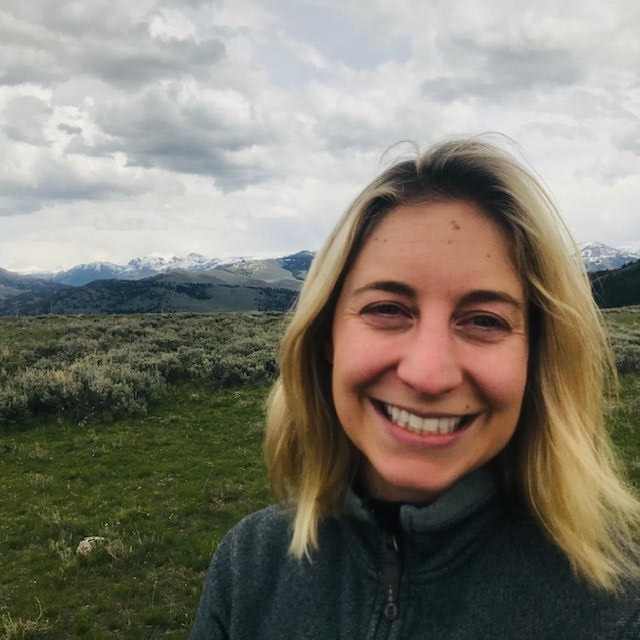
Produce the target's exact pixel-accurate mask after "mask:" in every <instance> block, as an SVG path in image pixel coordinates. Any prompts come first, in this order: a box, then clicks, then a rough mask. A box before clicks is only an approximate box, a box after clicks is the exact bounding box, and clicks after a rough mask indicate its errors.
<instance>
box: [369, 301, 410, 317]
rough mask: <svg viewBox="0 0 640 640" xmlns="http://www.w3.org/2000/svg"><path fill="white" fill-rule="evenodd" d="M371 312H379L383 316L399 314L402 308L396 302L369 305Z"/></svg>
mask: <svg viewBox="0 0 640 640" xmlns="http://www.w3.org/2000/svg"><path fill="white" fill-rule="evenodd" d="M368 310H369V311H370V312H373V313H379V314H381V315H383V316H397V315H400V314H401V313H402V309H400V307H399V306H398V305H396V304H388V303H387V304H378V305H374V306H373V307H369V309H368Z"/></svg>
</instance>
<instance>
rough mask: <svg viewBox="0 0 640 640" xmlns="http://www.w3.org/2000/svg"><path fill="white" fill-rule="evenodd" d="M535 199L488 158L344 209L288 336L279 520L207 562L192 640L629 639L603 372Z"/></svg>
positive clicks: (517, 171)
mask: <svg viewBox="0 0 640 640" xmlns="http://www.w3.org/2000/svg"><path fill="white" fill-rule="evenodd" d="M570 247H574V248H575V246H574V245H573V244H572V242H571V240H570V239H569V238H568V236H567V234H566V231H565V229H564V226H563V224H562V222H561V220H560V219H559V217H558V216H557V214H556V212H555V209H554V207H553V205H552V204H551V202H550V200H549V199H548V197H547V196H546V194H545V192H544V190H543V188H542V187H541V186H540V184H539V183H538V182H537V181H536V179H535V178H534V177H533V176H532V174H531V173H530V172H529V171H527V170H526V169H525V168H524V167H523V166H522V165H520V164H519V163H518V162H517V161H516V160H515V159H514V158H512V157H511V156H510V155H509V154H507V153H505V152H504V151H502V150H500V149H498V148H497V147H494V146H492V145H490V144H488V143H486V142H484V141H482V140H479V139H470V140H460V141H454V142H449V143H446V144H443V145H440V146H437V147H435V148H433V149H431V150H429V151H427V152H426V153H422V154H420V153H418V154H416V157H415V158H412V159H410V160H406V161H401V162H398V163H397V164H395V165H393V166H391V167H390V168H389V169H387V170H386V171H385V172H383V173H382V174H381V175H380V176H379V177H378V178H377V179H376V180H374V182H373V183H372V184H370V185H369V186H368V187H366V188H365V189H364V191H363V192H362V193H361V194H360V195H359V196H358V197H357V198H356V200H355V201H354V202H353V204H352V205H351V206H350V207H349V208H348V209H347V211H346V213H345V214H344V216H343V217H342V219H341V220H340V221H339V223H338V225H337V226H336V228H335V229H334V231H333V233H332V234H331V236H330V237H329V238H328V240H327V241H326V243H325V245H324V247H323V248H322V249H321V250H320V251H319V252H318V255H317V256H316V259H315V261H314V263H313V265H312V268H311V270H310V272H309V275H308V277H307V280H306V282H305V285H304V288H303V290H302V292H301V294H300V298H299V301H298V304H297V308H296V310H295V314H294V316H293V318H292V321H291V323H290V325H289V327H288V329H287V332H286V334H285V336H284V339H283V343H282V348H281V359H280V360H281V377H280V379H279V381H278V382H277V383H276V385H275V387H274V389H273V392H272V395H271V398H270V404H269V410H268V422H267V434H266V444H265V452H266V460H267V465H268V468H269V473H270V478H271V482H272V485H273V488H274V490H275V491H276V493H277V494H278V495H279V497H280V498H281V499H282V502H281V505H280V506H277V507H275V506H274V507H271V508H269V509H266V510H264V511H262V512H259V513H257V514H253V515H252V516H249V517H248V518H246V519H245V520H243V521H242V522H241V523H240V524H239V525H237V526H236V527H235V528H234V529H233V531H232V532H230V534H229V535H228V536H227V537H226V538H225V540H224V541H223V542H222V544H221V545H220V547H219V549H218V550H217V551H216V553H215V554H214V557H213V560H212V564H211V568H210V571H209V575H208V577H207V580H206V583H205V588H204V591H203V595H202V599H201V603H200V608H199V611H198V615H197V618H196V622H195V624H194V628H193V631H192V638H194V639H200V638H232V639H234V640H237V639H241V638H242V639H244V638H247V639H248V638H251V639H255V638H336V637H348V638H372V639H374V638H414V637H416V638H417V637H424V636H429V637H434V638H440V639H447V638H451V639H465V638H518V639H527V638H531V639H534V638H535V639H536V640H541V639H545V638H549V639H551V638H553V639H554V640H555V639H557V638H572V639H579V638H585V639H586V638H618V639H619V640H631V638H637V637H640V599H639V598H638V588H637V585H638V577H639V576H640V567H639V555H640V554H639V548H638V528H639V523H640V504H639V503H638V501H637V499H636V498H635V496H634V495H633V493H632V492H631V491H630V490H628V489H627V488H626V487H625V485H624V482H623V480H622V479H621V477H620V474H619V471H618V469H619V468H620V467H619V465H618V463H617V461H616V459H615V456H614V453H613V450H612V448H611V446H610V444H609V441H608V438H607V433H606V430H605V427H604V424H603V417H602V405H603V386H604V383H605V381H606V379H607V376H608V375H613V373H612V371H613V370H612V368H611V358H610V355H609V352H608V349H607V345H606V339H605V337H604V333H603V330H602V327H601V324H600V319H599V314H598V311H597V309H596V307H595V305H594V302H593V299H592V296H591V292H590V288H589V283H588V280H587V278H586V275H585V273H584V270H583V269H582V267H581V266H578V265H577V264H576V263H575V262H574V261H573V260H572V257H571V255H570V251H569V249H570Z"/></svg>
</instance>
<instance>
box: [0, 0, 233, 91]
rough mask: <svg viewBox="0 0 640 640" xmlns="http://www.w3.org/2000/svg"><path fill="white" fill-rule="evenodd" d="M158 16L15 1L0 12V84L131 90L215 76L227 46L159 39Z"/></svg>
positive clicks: (102, 5)
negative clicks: (97, 84) (95, 82)
mask: <svg viewBox="0 0 640 640" xmlns="http://www.w3.org/2000/svg"><path fill="white" fill-rule="evenodd" d="M194 6H198V4H197V3H194ZM157 17H158V12H157V9H151V10H149V11H147V12H146V13H145V14H144V15H142V16H140V17H138V18H133V16H132V15H131V12H130V7H128V6H127V5H126V4H124V3H120V4H119V3H118V2H114V3H106V2H91V3H74V4H69V3H63V4H52V3H50V2H46V1H43V0H40V1H37V0H34V1H32V2H29V3H25V2H15V1H13V2H12V1H11V0H8V1H7V2H5V3H4V5H3V8H2V9H0V18H3V19H0V41H1V42H3V47H2V49H1V50H0V53H2V54H3V69H2V71H0V83H1V84H8V85H13V84H20V83H25V82H33V83H45V84H46V83H53V82H64V81H66V80H68V79H69V78H71V77H73V76H77V75H88V76H95V77H97V78H99V79H101V80H102V81H103V82H106V83H108V84H111V85H114V86H118V87H131V86H135V85H141V84H147V83H150V82H153V81H155V80H159V79H161V78H167V77H175V76H176V75H180V74H186V75H189V76H193V77H197V78H207V77H209V76H210V75H211V71H212V66H213V65H215V63H216V62H218V61H219V60H221V59H222V58H224V57H225V55H226V52H225V47H224V44H223V43H222V41H221V40H220V39H219V38H217V37H214V36H212V35H209V34H206V33H204V34H200V35H199V36H198V37H195V36H193V35H190V36H188V37H185V38H183V39H177V38H171V37H154V36H153V35H152V32H151V27H152V23H153V20H154V18H157ZM132 18H133V19H132ZM44 25H46V28H45V27H44Z"/></svg>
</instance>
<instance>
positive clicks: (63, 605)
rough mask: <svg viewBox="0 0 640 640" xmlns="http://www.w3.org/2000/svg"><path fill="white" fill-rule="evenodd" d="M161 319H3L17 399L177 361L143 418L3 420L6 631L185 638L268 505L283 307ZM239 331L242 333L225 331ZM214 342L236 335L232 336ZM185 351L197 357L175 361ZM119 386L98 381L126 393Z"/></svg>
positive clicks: (627, 420) (626, 397) (630, 442)
mask: <svg viewBox="0 0 640 640" xmlns="http://www.w3.org/2000/svg"><path fill="white" fill-rule="evenodd" d="M164 320H166V322H163V317H161V316H154V317H137V318H136V317H126V316H121V317H119V318H114V317H111V318H109V317H103V320H101V321H99V320H95V319H93V318H90V317H89V318H81V319H79V318H48V319H30V320H28V321H25V322H18V321H16V320H15V319H5V320H4V321H3V322H0V356H1V358H0V392H4V394H5V395H4V397H5V398H7V397H10V396H9V394H10V393H12V389H13V390H15V389H17V388H18V387H17V386H15V380H16V379H17V378H19V377H20V376H23V378H22V380H23V382H22V383H21V384H22V385H23V387H20V388H24V389H27V386H26V385H27V384H28V383H29V384H31V383H33V384H35V385H41V384H42V381H43V380H45V381H46V380H49V379H50V380H53V381H54V382H56V381H57V382H56V384H58V382H60V380H64V378H63V376H62V375H61V374H55V373H53V372H55V371H64V370H67V369H68V368H69V367H70V366H72V365H74V364H75V365H76V366H77V367H78V370H80V371H81V370H82V369H81V367H84V366H87V367H102V366H104V367H108V368H109V369H108V370H107V369H104V370H103V371H102V374H104V375H106V373H108V371H117V368H118V367H117V365H118V363H119V362H120V363H122V362H123V358H124V357H125V356H126V355H127V354H129V355H131V358H132V360H130V361H128V365H129V366H130V367H131V369H132V370H136V367H139V368H140V371H144V368H143V365H144V366H149V365H151V366H154V365H153V363H154V362H155V361H156V360H155V359H156V358H157V359H158V361H162V362H165V363H166V362H173V363H174V365H175V368H174V369H169V368H167V369H165V370H164V371H165V373H166V372H171V371H172V372H173V373H169V374H168V375H166V376H165V374H164V373H162V372H161V373H160V374H158V375H159V378H158V379H159V380H160V382H161V385H160V387H159V389H160V391H159V393H158V394H157V396H154V397H149V398H147V399H146V400H145V405H144V410H143V411H140V412H139V413H138V415H137V417H123V418H118V417H117V416H116V415H114V413H113V412H110V411H104V410H97V409H95V407H100V406H103V405H101V404H100V403H99V402H98V403H97V404H96V398H97V397H98V396H94V397H93V400H91V398H90V400H91V402H94V404H93V405H91V404H90V403H89V404H87V405H86V407H84V408H83V410H82V411H80V412H77V411H74V410H73V407H72V406H71V405H69V407H67V408H65V410H60V411H56V410H53V411H52V410H51V406H41V405H35V404H34V405H24V406H25V407H26V411H25V417H24V418H23V419H16V418H15V414H11V415H13V416H14V417H13V418H10V419H8V420H5V422H4V423H2V422H0V514H1V517H0V557H1V558H2V570H1V571H0V639H6V640H9V639H12V638H54V639H55V638H88V639H91V638H95V639H98V638H131V639H133V638H135V639H139V638H184V637H186V635H187V633H188V629H189V627H190V624H191V620H192V618H193V615H194V612H195V608H196V606H197V601H198V597H199V594H200V589H201V587H202V580H203V577H204V572H205V571H206V567H207V565H208V562H209V557H210V555H211V552H212V551H213V549H215V547H216V545H217V543H218V542H219V540H220V539H221V538H222V536H223V535H224V533H225V532H226V531H227V530H228V529H229V528H230V527H231V526H232V525H233V524H234V523H235V522H236V521H237V520H238V519H239V518H240V517H242V516H243V515H244V514H246V513H248V512H251V511H254V510H255V509H258V508H260V507H261V506H263V505H264V504H266V503H267V502H268V499H269V496H268V490H267V487H266V480H265V474H264V469H263V464H262V451H261V444H262V432H263V405H264V400H265V397H266V393H267V388H268V379H269V377H270V375H271V374H272V369H271V368H270V367H268V366H267V365H266V364H265V363H269V362H270V361H271V360H272V358H273V354H274V353H275V343H276V342H277V335H278V333H279V331H280V329H281V326H282V319H281V318H279V317H277V316H275V315H273V314H258V315H255V314H246V315H238V314H234V315H233V316H231V317H227V316H225V317H222V316H206V317H195V316H192V315H191V316H181V317H166V318H165V319H164ZM607 320H608V322H609V326H610V331H611V334H612V340H613V342H614V346H616V356H617V358H618V362H619V367H620V368H621V371H622V372H623V375H622V379H621V382H622V385H621V394H620V397H619V398H618V399H615V400H614V399H612V400H611V401H610V403H609V407H608V424H609V426H610V429H611V433H612V436H613V438H614V441H615V442H616V444H617V446H618V447H619V449H620V451H621V453H622V455H623V457H624V459H625V461H626V463H627V467H628V469H629V473H630V479H631V481H632V482H633V483H634V484H635V485H636V486H638V487H640V367H639V368H635V367H636V364H635V363H636V362H640V361H637V360H636V355H637V350H638V349H640V313H639V312H638V310H637V309H635V310H634V309H626V310H623V311H620V312H611V313H608V314H607ZM154 323H155V324H154ZM205 325H206V326H205ZM213 326H217V329H215V331H218V332H219V333H217V334H216V333H212V332H213V331H214V329H212V328H211V327H213ZM234 328H235V329H236V331H237V336H238V343H237V344H234V343H233V340H231V339H230V338H229V336H231V335H233V329H234ZM154 332H155V333H154ZM91 336H93V337H91ZM194 336H196V338H197V340H196V338H194ZM206 336H208V337H206ZM216 336H217V337H216ZM225 336H226V337H225ZM205 337H206V340H205ZM194 340H195V342H194ZM207 340H208V342H207ZM216 340H226V343H225V344H224V345H222V346H224V349H222V346H221V345H218V344H217V343H216ZM154 341H155V343H156V344H157V345H159V346H158V347H157V348H155V349H154V348H152V346H153V344H154ZM65 345H66V346H65ZM126 345H139V346H140V349H139V350H138V351H136V350H135V349H132V348H129V349H127V348H126ZM203 345H204V346H203ZM251 345H253V347H251ZM196 347H197V348H199V349H200V350H199V351H196ZM181 348H182V354H183V355H184V356H185V357H184V358H183V359H182V360H180V358H179V357H178V358H177V359H176V358H174V356H175V355H176V354H177V353H180V349H181ZM243 351H244V352H245V356H243V355H242V354H243ZM140 353H144V357H142V356H140ZM123 354H124V355H123ZM185 354H187V355H188V357H187V356H186V355H185ZM212 354H213V355H212ZM214 356H215V357H214ZM243 357H244V358H245V361H243V360H242V358H243ZM136 358H137V359H136ZM220 358H225V360H224V363H225V366H230V367H235V368H234V369H233V372H234V373H233V374H232V375H226V376H225V375H224V372H223V373H221V372H220V370H219V369H216V368H215V366H214V365H216V363H218V364H219V361H220ZM185 362H187V363H188V366H185V364H184V363H185ZM243 362H244V364H243ZM247 362H250V363H251V364H250V366H249V365H247V364H246V363H247ZM176 363H178V364H176ZM125 364H127V362H125ZM207 367H208V368H207ZM29 370H34V371H36V370H37V371H40V372H41V374H37V375H36V374H33V375H30V376H29V375H26V374H25V372H26V371H29ZM216 371H217V374H216V375H217V377H216V375H212V372H213V373H215V372H216ZM180 372H181V373H180ZM203 372H204V373H203ZM163 376H164V377H163ZM208 376H210V377H208ZM238 376H240V377H239V378H238ZM243 376H244V377H243ZM251 376H254V377H253V378H252V377H251ZM80 378H81V379H85V378H82V377H81V376H80ZM103 379H106V378H103ZM238 380H245V384H243V385H240V386H238V384H237V383H238ZM29 381H32V382H29ZM33 381H35V382H33ZM117 383H118V380H115V381H113V380H112V381H107V382H105V383H104V384H103V386H102V387H99V389H102V390H105V389H106V390H107V391H108V392H109V393H111V391H109V390H112V389H113V388H116V389H118V393H122V394H126V393H128V391H127V388H126V386H124V387H123V386H120V387H118V386H117ZM12 384H14V386H13V387H12V386H11V385H12ZM52 384H53V383H52ZM34 389H36V390H37V389H41V387H37V386H36V387H34ZM2 390H4V391H2ZM81 391H82V389H81ZM94 391H95V389H94ZM63 392H64V393H69V394H71V393H72V392H73V393H79V391H78V390H77V388H76V387H73V390H72V391H69V390H68V389H67V390H66V391H65V389H64V387H63V385H62V383H61V382H60V387H59V389H58V391H56V393H63ZM84 392H85V393H86V390H85V391H84ZM34 393H35V392H34ZM95 393H97V391H95ZM69 397H72V398H73V396H69ZM78 397H79V396H78ZM135 406H139V405H135ZM92 407H93V409H94V410H93V411H91V410H87V409H92ZM134 408H135V407H134ZM5 415H6V416H8V415H10V414H5ZM92 535H94V536H102V537H103V538H105V540H104V541H103V543H102V544H101V546H100V547H99V548H98V550H97V551H96V552H94V553H93V554H91V555H89V556H87V557H83V556H79V555H77V554H76V548H77V546H78V544H79V543H80V541H81V540H82V539H83V538H85V537H86V536H92Z"/></svg>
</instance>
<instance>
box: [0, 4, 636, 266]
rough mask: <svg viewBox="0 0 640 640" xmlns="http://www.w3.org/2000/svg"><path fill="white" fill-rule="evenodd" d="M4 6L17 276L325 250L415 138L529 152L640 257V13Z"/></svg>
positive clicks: (3, 174)
mask: <svg viewBox="0 0 640 640" xmlns="http://www.w3.org/2000/svg"><path fill="white" fill-rule="evenodd" d="M557 4H558V3H556V2H555V0H554V2H550V1H547V0H539V1H538V2H536V3H532V2H530V1H529V0H527V1H526V2H524V1H522V0H511V2H505V1H504V0H476V1H474V2H468V1H466V0H465V1H464V2H462V1H458V0H446V1H444V0H342V1H340V0H136V1H135V2H132V1H131V0H75V1H74V0H66V1H65V2H51V0H28V1H25V0H2V3H1V5H0V61H1V62H0V266H1V267H4V268H7V269H12V270H34V269H40V270H47V269H50V270H55V269H59V268H63V267H69V266H72V265H75V264H79V263H82V262H92V261H96V260H108V261H112V262H116V263H120V264H124V263H125V262H127V261H128V260H130V259H131V258H133V257H134V256H141V255H146V254H150V253H159V254H163V255H169V254H177V255H186V254H187V253H189V252H192V251H193V252H197V253H202V254H204V255H206V256H208V257H226V256H231V255H235V256H238V255H255V256H274V255H284V254H286V253H290V252H293V251H297V250H301V249H316V248H317V247H318V246H319V244H320V243H321V241H322V239H323V237H324V236H325V235H326V233H327V232H328V230H329V229H330V227H331V226H332V224H333V223H334V222H335V220H336V219H337V217H338V216H339V214H340V213H341V211H342V210H343V209H344V207H345V205H346V204H347V203H348V201H349V200H350V199H351V198H352V197H353V196H354V195H355V194H356V193H357V191H358V190H359V189H360V188H361V187H362V186H364V184H366V183H367V182H368V181H369V180H370V179H371V178H372V177H373V176H374V175H375V174H376V173H377V171H378V170H379V168H380V167H381V157H382V154H383V153H384V151H385V150H386V149H387V148H388V147H389V146H390V145H392V144H393V143H395V142H396V141H398V140H402V139H410V140H414V141H416V142H418V143H419V144H420V145H422V146H426V145H429V144H430V143H432V142H434V141H437V140H440V139H442V138H443V137H446V136H451V135H458V134H462V135H465V134H475V133H480V132H485V131H497V132H502V133H504V134H507V135H508V136H510V137H512V138H514V139H515V140H516V141H517V142H518V143H519V145H520V146H521V148H522V150H523V153H524V154H525V155H526V157H527V158H528V160H529V161H530V163H531V164H532V165H533V166H534V167H535V168H536V170H537V171H538V173H539V174H540V175H541V176H542V178H543V179H544V181H545V182H546V184H547V186H548V187H549V189H550V190H551V192H552V193H553V195H554V197H555V199H556V201H557V203H558V205H559V207H560V209H561V211H562V212H563V214H564V216H565V218H566V220H567V221H568V223H569V226H570V228H571V229H572V231H573V232H574V235H575V236H576V239H577V240H578V241H579V242H583V241H588V240H600V241H602V242H605V243H608V244H611V245H614V246H619V245H624V244H629V243H631V242H638V243H640V4H638V2H637V1H636V0H608V2H606V3H605V2H602V0H567V1H566V2H565V3H564V4H563V7H562V8H558V6H557Z"/></svg>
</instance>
